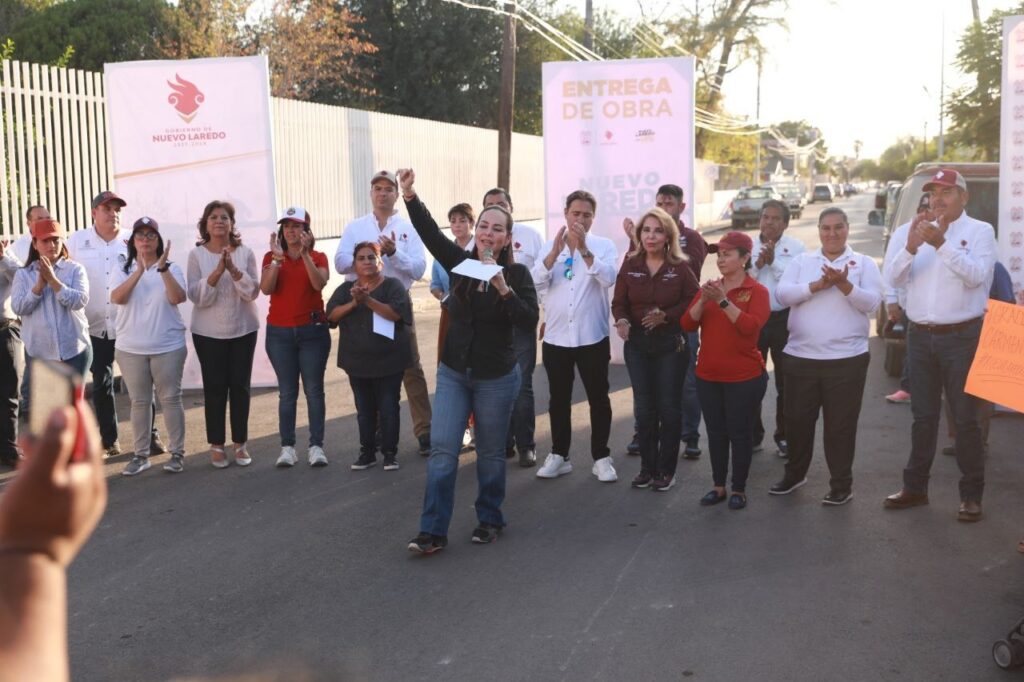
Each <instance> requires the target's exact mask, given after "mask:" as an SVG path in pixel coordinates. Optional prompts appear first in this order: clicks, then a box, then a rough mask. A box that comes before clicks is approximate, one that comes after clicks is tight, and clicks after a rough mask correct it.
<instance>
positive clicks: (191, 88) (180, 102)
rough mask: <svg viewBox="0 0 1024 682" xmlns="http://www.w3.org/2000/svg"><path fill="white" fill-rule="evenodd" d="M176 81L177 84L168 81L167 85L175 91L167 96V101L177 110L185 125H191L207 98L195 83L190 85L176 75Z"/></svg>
mask: <svg viewBox="0 0 1024 682" xmlns="http://www.w3.org/2000/svg"><path fill="white" fill-rule="evenodd" d="M174 80H176V81H177V83H172V82H170V81H167V84H168V85H169V86H171V90H172V91H173V92H171V94H170V95H168V96H167V101H168V102H169V103H170V104H172V105H173V106H174V108H175V109H176V110H177V112H178V115H179V116H181V120H183V121H184V122H185V123H191V122H192V119H193V118H195V116H196V111H198V109H199V105H200V104H202V103H203V100H204V99H206V97H205V96H204V95H203V93H201V92H200V91H199V88H198V87H196V84H195V83H190V82H189V81H187V80H185V79H184V78H182V77H181V76H179V75H178V74H174Z"/></svg>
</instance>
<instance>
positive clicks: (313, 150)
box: [0, 60, 544, 237]
mask: <svg viewBox="0 0 1024 682" xmlns="http://www.w3.org/2000/svg"><path fill="white" fill-rule="evenodd" d="M0 78H2V80H0V164H2V169H3V170H2V177H0V234H2V235H4V236H8V237H9V236H16V235H19V234H22V233H23V232H24V230H25V220H24V214H25V211H26V210H27V209H28V207H29V206H32V205H34V204H43V205H45V206H47V207H48V208H49V209H50V213H51V214H52V215H54V217H56V218H58V219H60V220H61V221H62V222H63V223H64V224H65V225H66V227H67V228H68V229H79V228H82V227H86V226H88V225H89V224H90V223H91V217H90V205H89V202H90V200H91V198H92V197H93V196H95V195H96V194H97V193H98V192H99V191H100V190H103V189H107V188H111V187H113V186H114V177H113V167H112V165H111V155H110V147H109V140H108V138H107V122H106V103H105V101H104V97H103V77H102V75H101V74H99V73H92V72H86V71H81V70H77V69H63V68H57V67H53V66H44V65H40V64H30V63H26V62H18V61H13V60H5V61H3V62H2V70H0ZM271 116H272V118H273V129H274V165H275V171H276V177H277V199H278V205H279V206H287V205H290V204H302V205H304V206H305V207H306V208H308V209H309V211H310V212H311V213H312V214H313V215H314V216H316V221H315V222H314V225H316V227H317V230H316V232H317V236H318V237H331V236H338V235H340V234H341V232H342V230H343V228H344V226H345V224H346V223H347V222H348V221H350V220H352V219H353V218H355V217H357V216H360V215H364V214H366V213H369V211H370V188H369V179H370V177H371V176H372V174H373V173H374V172H375V171H378V170H381V169H388V170H391V171H394V170H396V169H397V168H399V167H403V166H411V167H413V168H415V169H416V175H417V183H416V184H417V187H418V188H419V190H420V194H421V195H422V196H423V197H424V198H425V199H426V200H427V201H428V202H429V204H430V205H431V206H432V207H433V209H434V212H435V214H437V215H438V216H443V215H444V214H445V213H446V211H447V209H448V207H450V206H452V205H454V204H456V203H458V202H462V201H467V202H469V203H471V204H473V205H474V206H477V205H479V204H480V201H481V199H482V198H483V193H484V192H485V191H486V190H487V189H489V188H490V187H492V186H493V184H494V182H495V178H497V172H498V136H497V132H496V131H494V130H485V129H481V128H472V127H469V126H459V125H452V124H448V123H439V122H436V121H427V120H422V119H415V118H408V117H404V116H393V115H389V114H380V113H374V112H368V111H360V110H357V109H347V108H344V107H334V106H327V105H322V104H312V103H309V102H298V101H294V100H286V99H279V98H272V100H271ZM512 159H513V167H512V179H511V188H510V189H511V191H512V195H513V199H514V203H515V209H516V217H517V219H521V220H529V219H533V218H539V217H542V216H543V215H544V184H543V177H544V173H543V169H544V153H543V142H542V139H541V138H540V137H536V136H531V135H520V134H515V135H513V138H512ZM212 198H213V197H211V199H212Z"/></svg>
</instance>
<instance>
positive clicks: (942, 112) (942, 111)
mask: <svg viewBox="0 0 1024 682" xmlns="http://www.w3.org/2000/svg"><path fill="white" fill-rule="evenodd" d="M972 4H973V6H974V20H975V21H979V19H978V0H973V2H972ZM941 54H942V56H941V61H942V70H941V71H940V72H939V148H938V150H937V154H936V156H937V158H938V159H939V160H941V159H942V157H943V155H944V154H945V153H946V135H945V130H944V126H943V124H944V123H945V121H943V120H942V119H944V118H945V117H946V101H945V100H946V10H945V9H943V10H942V53H941Z"/></svg>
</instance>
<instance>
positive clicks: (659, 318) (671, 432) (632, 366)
mask: <svg viewBox="0 0 1024 682" xmlns="http://www.w3.org/2000/svg"><path fill="white" fill-rule="evenodd" d="M637 224H638V225H639V226H640V227H639V229H638V230H637V233H636V247H635V248H634V249H633V251H632V252H630V253H629V254H628V255H627V257H626V260H625V261H623V263H622V268H621V269H620V270H619V274H618V277H616V278H615V295H614V297H613V298H612V316H613V317H614V318H615V329H616V331H617V332H618V334H619V338H621V339H622V340H624V341H625V342H626V345H625V349H624V354H625V358H626V367H627V368H628V369H629V379H630V383H631V384H632V385H633V404H634V405H635V406H636V420H637V434H638V436H639V440H640V457H641V461H640V473H639V474H638V475H637V476H636V478H634V479H633V484H632V485H633V487H634V488H651V489H652V490H654V491H665V490H668V489H669V488H671V487H672V485H673V484H674V483H675V473H676V463H677V462H678V461H679V435H680V433H681V432H682V426H683V423H682V417H683V412H682V409H683V402H682V401H683V379H684V378H685V377H686V368H687V367H688V366H689V362H690V361H689V353H688V351H687V347H686V340H685V337H684V336H683V334H682V332H681V331H680V329H679V327H678V326H677V325H676V323H675V321H676V320H678V319H679V317H680V316H681V315H682V313H683V311H684V310H686V306H687V305H688V304H689V302H690V300H691V299H692V298H693V297H694V295H695V294H696V293H698V290H699V285H698V283H697V277H696V275H694V274H693V270H692V269H691V268H690V265H689V257H688V256H686V255H684V254H683V251H682V248H681V247H680V245H679V226H678V225H677V224H676V221H675V220H673V219H672V216H670V215H669V214H668V213H666V212H665V211H663V210H661V209H660V208H652V209H651V210H649V211H647V213H645V214H644V215H643V216H642V217H641V218H640V220H639V221H637Z"/></svg>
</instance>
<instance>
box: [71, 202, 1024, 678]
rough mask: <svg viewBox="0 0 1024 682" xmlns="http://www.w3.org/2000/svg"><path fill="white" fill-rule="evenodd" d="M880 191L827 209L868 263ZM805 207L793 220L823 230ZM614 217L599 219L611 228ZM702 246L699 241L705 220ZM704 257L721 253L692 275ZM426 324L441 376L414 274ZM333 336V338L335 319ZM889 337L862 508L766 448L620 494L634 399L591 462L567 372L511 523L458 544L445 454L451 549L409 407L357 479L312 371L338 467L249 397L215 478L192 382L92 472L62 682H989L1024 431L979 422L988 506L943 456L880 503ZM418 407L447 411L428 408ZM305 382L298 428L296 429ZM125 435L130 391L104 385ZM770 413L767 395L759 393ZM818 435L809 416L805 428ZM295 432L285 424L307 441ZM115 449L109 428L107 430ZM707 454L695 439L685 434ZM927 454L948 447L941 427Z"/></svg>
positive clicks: (870, 408)
mask: <svg viewBox="0 0 1024 682" xmlns="http://www.w3.org/2000/svg"><path fill="white" fill-rule="evenodd" d="M870 204H871V197H869V196H858V197H854V198H852V199H845V200H840V201H839V202H838V205H840V206H842V207H844V208H846V209H847V210H849V211H850V214H851V218H852V223H853V227H852V230H851V238H850V243H851V245H852V246H853V248H854V249H856V250H858V251H862V252H865V253H867V254H869V255H871V256H873V257H876V258H879V259H880V257H881V253H882V244H881V228H877V227H869V226H867V224H866V222H867V221H866V214H867V210H868V208H869V207H870ZM821 208H822V205H820V204H814V205H811V206H809V207H808V209H807V210H806V211H805V214H804V217H803V219H802V220H799V221H795V222H794V223H793V225H792V226H791V227H790V233H791V234H793V235H795V236H796V237H798V238H800V239H802V240H803V241H804V242H805V243H806V244H807V245H808V246H809V247H816V246H817V245H818V242H817V231H816V228H815V224H816V217H817V215H818V213H819V211H820V209H821ZM608 229H617V228H614V226H613V227H610V228H608ZM709 238H710V239H712V240H713V239H714V236H713V235H711V236H710V237H709ZM714 271H715V266H714V259H713V258H711V259H709V261H708V264H707V266H706V267H705V274H706V275H711V274H713V273H714ZM416 298H417V303H418V310H419V313H418V325H419V338H420V342H421V344H422V345H421V354H422V357H423V358H424V359H425V360H426V361H425V362H424V369H426V370H427V375H428V383H429V384H430V386H431V387H433V385H434V383H433V381H434V371H433V368H432V367H428V366H429V365H432V364H433V362H431V360H432V359H433V358H435V355H436V348H435V345H436V344H435V343H434V340H435V339H436V329H437V311H436V307H435V305H436V304H435V303H434V302H433V299H431V298H429V296H428V295H427V293H426V290H425V287H422V286H420V287H417V289H416ZM334 338H335V344H336V343H337V336H336V335H335V337H334ZM881 351H882V347H881V344H880V342H879V340H878V339H877V338H875V339H873V340H872V353H873V357H872V363H871V367H870V369H869V376H868V383H867V388H866V391H865V396H864V407H863V411H862V413H861V419H860V426H861V428H860V433H859V434H858V443H857V459H856V462H855V465H854V475H855V481H854V499H853V501H852V502H851V503H850V504H847V505H846V506H843V507H837V508H829V507H823V506H822V505H821V502H820V500H821V497H822V495H824V494H825V493H826V492H827V490H828V486H827V481H828V472H827V469H826V467H825V464H824V461H823V457H822V455H821V450H820V433H819V449H818V451H817V453H816V456H815V461H814V464H813V465H812V468H811V472H810V475H809V482H808V484H807V485H806V486H805V487H804V488H802V489H800V490H798V491H797V492H795V493H794V494H792V495H789V496H787V497H782V498H776V497H771V496H769V495H768V492H767V491H768V487H769V486H770V485H771V484H772V483H774V482H775V481H776V480H778V479H779V478H780V474H781V471H782V463H781V460H779V459H778V457H777V456H776V453H775V451H774V448H766V449H765V450H764V451H763V452H761V453H759V454H757V455H755V459H754V464H753V467H752V471H751V477H750V482H749V484H748V491H749V493H750V495H749V497H750V500H749V506H748V507H747V509H745V510H743V511H730V510H728V509H727V508H726V507H725V505H719V506H717V507H712V508H704V507H701V506H699V505H698V499H699V498H700V497H701V495H703V494H704V493H705V492H706V491H707V490H708V489H709V487H710V483H711V472H710V465H709V462H708V458H707V455H706V453H705V454H704V455H703V456H702V457H701V458H700V459H699V460H697V461H692V462H691V461H681V462H680V464H679V472H678V479H677V480H678V484H677V486H676V487H675V488H673V489H672V490H671V491H669V492H667V493H663V494H657V493H652V492H651V491H649V490H633V489H630V487H629V480H630V478H631V477H632V476H633V475H634V474H635V473H636V471H637V470H638V468H639V462H638V461H637V460H636V459H633V458H630V457H628V456H626V455H625V445H626V443H627V442H628V441H629V439H630V436H631V429H632V412H631V409H632V408H631V392H630V388H629V381H628V378H627V375H626V371H625V368H624V367H623V366H613V367H612V370H611V377H612V389H611V390H612V394H611V397H612V406H613V412H614V423H613V425H612V444H613V451H614V461H615V466H616V467H617V469H618V471H619V476H620V480H619V482H617V483H614V484H602V483H599V482H598V481H597V480H596V478H594V477H593V476H592V475H591V473H590V457H589V455H588V453H587V451H586V450H587V448H586V444H587V443H588V442H589V415H588V411H587V405H586V400H585V397H584V395H583V392H582V387H580V386H579V385H577V389H578V390H577V392H576V396H575V405H574V408H573V409H574V411H573V417H574V425H575V431H574V434H573V439H574V440H573V443H574V445H573V450H572V461H573V462H574V463H575V465H576V469H575V471H574V472H573V473H572V474H571V475H568V476H564V477H562V478H560V479H557V480H539V479H537V478H536V477H535V475H534V474H535V469H528V470H527V469H520V468H519V467H518V466H515V465H514V464H513V466H510V467H509V470H508V496H507V500H506V504H505V509H506V513H507V517H508V522H509V526H508V528H507V530H506V532H505V533H504V535H503V536H502V537H501V539H500V540H499V541H498V542H497V543H495V544H493V545H488V546H477V545H473V544H471V543H470V533H471V531H472V529H473V527H474V526H475V516H474V513H473V509H472V504H473V500H474V497H475V486H476V482H475V475H474V472H475V467H474V464H473V463H474V457H473V455H472V454H468V455H465V456H464V458H463V459H464V462H463V466H462V468H461V469H460V478H459V484H458V490H457V498H456V510H455V516H454V519H453V522H452V527H451V532H450V536H449V537H450V544H449V546H448V548H447V549H446V550H445V551H443V552H441V553H439V554H437V555H434V556H431V557H426V558H425V557H422V556H417V555H413V554H411V553H410V552H408V551H407V549H406V542H407V541H408V540H409V539H410V538H411V537H413V536H414V535H415V534H416V532H417V530H418V527H417V524H418V517H419V510H420V504H421V501H422V497H423V485H424V479H425V470H426V460H425V459H423V458H420V457H419V456H417V455H416V454H415V440H414V438H413V436H412V432H411V427H410V425H409V422H408V411H407V409H406V407H405V406H404V405H403V408H402V416H403V434H402V453H401V455H400V462H401V465H402V468H401V470H399V471H396V472H384V471H383V470H382V469H381V468H380V467H377V468H374V469H370V470H368V471H362V472H355V471H351V470H350V469H349V464H350V463H351V461H352V460H354V459H355V457H356V454H357V443H358V438H357V427H356V420H355V409H354V406H353V401H352V398H351V392H350V390H349V387H348V381H347V378H346V377H345V375H344V373H343V372H342V371H341V370H340V369H338V368H337V367H336V366H334V365H335V363H334V359H333V356H334V353H335V352H336V349H334V350H332V360H331V363H330V367H329V368H328V389H327V391H328V424H327V442H326V447H325V449H326V451H327V454H328V457H329V458H330V461H331V463H330V466H328V467H327V468H324V469H311V468H309V467H308V466H306V465H305V458H304V448H300V457H301V459H300V465H299V466H296V467H295V468H293V469H290V470H280V469H275V468H274V466H273V464H274V459H275V457H276V455H277V449H278V436H277V428H276V423H277V413H276V406H277V397H276V393H275V392H273V391H267V390H262V391H258V396H257V397H256V398H255V400H254V404H253V414H252V423H251V433H252V439H251V441H250V443H251V447H250V450H251V452H252V454H253V457H254V463H253V465H252V466H251V467H249V468H245V469H243V468H238V467H236V466H231V467H230V468H228V469H226V470H216V469H214V468H212V467H211V466H210V465H209V463H208V458H207V455H206V450H205V448H206V445H205V442H204V440H205V439H204V432H203V416H202V406H201V401H202V395H201V394H200V393H194V392H190V393H188V394H187V396H186V406H187V410H188V413H187V419H188V428H187V433H188V453H189V456H188V458H187V463H186V470H185V472H184V473H183V474H181V475H176V476H175V475H170V474H165V473H164V472H162V471H161V470H160V468H159V464H160V463H162V459H163V458H157V460H156V462H155V464H156V465H157V466H154V467H153V468H152V469H151V470H150V471H148V472H146V473H145V474H143V475H141V476H138V477H136V478H133V479H126V478H123V477H121V476H117V475H116V473H117V471H118V470H119V469H120V467H121V466H122V465H123V464H122V463H121V462H114V463H112V464H111V465H110V473H111V477H110V504H109V507H108V509H107V513H106V516H105V517H104V519H103V521H102V523H101V525H100V527H99V529H98V530H97V532H96V534H95V536H94V537H93V539H92V540H91V542H90V543H89V544H88V546H87V547H86V548H85V550H84V551H83V552H82V554H81V556H80V558H79V559H78V560H77V562H76V563H75V564H74V565H73V567H72V569H71V573H70V595H71V596H70V651H71V664H72V672H73V676H74V678H75V679H76V680H139V681H142V680H168V679H194V678H201V679H245V680H250V679H261V680H262V679H269V680H467V681H479V680H487V681H488V682H499V681H503V680H629V679H633V680H689V679H692V680H703V681H707V682H711V681H716V682H717V681H721V682H731V681H736V680H769V681H772V680H826V679H829V680H836V679H839V680H901V681H902V680H929V681H938V680H950V681H956V682H960V681H965V680H969V681H975V680H998V679H1004V677H1005V676H1006V673H1003V672H1002V671H1000V670H998V669H997V668H996V667H995V666H994V664H993V663H992V659H991V655H990V649H991V645H992V642H993V641H994V640H995V639H997V638H999V637H1003V636H1005V634H1006V631H1007V630H1009V629H1010V627H1011V626H1012V625H1013V624H1015V623H1016V621H1017V620H1018V619H1019V618H1021V617H1022V616H1024V594H1022V590H1021V588H1020V586H1019V585H1018V584H1017V582H1016V581H1017V579H1018V578H1019V577H1020V575H1021V573H1020V571H1021V568H1022V567H1024V556H1022V555H1019V554H1018V553H1017V551H1016V544H1017V541H1018V540H1019V539H1020V537H1021V536H1022V534H1024V528H1022V527H1021V523H1020V521H1021V519H1022V518H1024V517H1022V511H1024V510H1022V506H1024V505H1022V496H1021V494H1020V491H1021V489H1022V482H1024V481H1022V479H1024V465H1022V463H1021V461H1020V460H1018V459H1017V457H1018V456H1019V455H1020V446H1019V444H1020V442H1021V441H1022V439H1024V421H1022V420H1020V419H1019V418H1016V417H1000V418H998V419H996V420H994V421H993V423H992V432H991V449H990V454H989V456H988V469H987V471H988V486H987V488H986V494H985V513H986V518H985V520H984V521H982V522H981V523H979V524H974V525H970V524H960V523H957V522H956V520H955V515H956V509H957V505H958V502H959V500H958V494H957V480H958V477H959V473H958V470H957V467H956V464H955V462H954V461H953V459H952V458H950V457H944V456H942V455H941V454H939V455H937V457H936V461H935V466H934V468H933V477H932V482H931V489H930V494H931V504H930V506H927V507H921V508H917V509H913V510H908V511H902V512H891V511H886V510H883V508H882V500H883V498H884V497H885V496H886V495H887V494H889V493H892V492H895V491H896V490H898V489H899V487H900V483H901V470H902V467H903V465H904V463H905V461H906V457H907V453H908V451H909V443H910V409H909V406H906V405H902V406H896V405H887V404H886V403H885V402H884V400H883V396H885V395H886V394H887V393H890V392H891V391H892V390H894V388H895V383H896V382H895V380H893V379H890V378H888V377H887V376H885V372H884V370H883V366H882V355H881ZM534 382H535V390H536V400H537V413H538V418H537V442H538V452H539V456H540V457H541V458H543V456H544V455H545V454H546V453H547V452H548V448H549V447H550V435H549V424H548V418H547V414H546V411H547V382H546V380H545V375H544V371H543V369H542V368H541V367H538V368H537V372H536V374H535V378H534ZM434 407H435V409H444V406H443V405H436V404H435V406H434ZM304 411H305V410H304V403H303V402H302V401H301V400H300V411H299V417H300V426H303V427H304V424H305V415H304ZM120 414H121V417H122V420H123V422H122V429H123V432H122V433H123V434H127V433H128V432H129V430H130V427H129V425H128V423H127V416H128V406H127V397H126V396H121V397H120ZM765 417H766V421H768V422H769V423H770V422H771V421H772V420H773V419H774V387H773V386H772V385H771V384H770V385H769V390H768V395H767V396H766V399H765ZM819 431H820V429H819ZM304 437H305V429H304V428H303V429H300V435H299V441H300V443H303V442H304ZM123 440H124V439H123ZM702 444H703V441H702ZM943 444H944V443H943Z"/></svg>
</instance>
